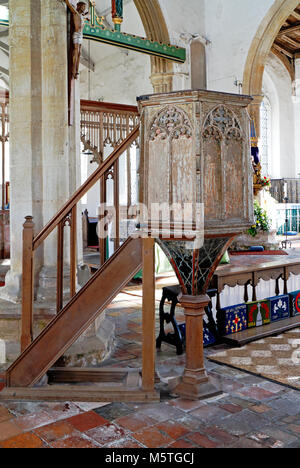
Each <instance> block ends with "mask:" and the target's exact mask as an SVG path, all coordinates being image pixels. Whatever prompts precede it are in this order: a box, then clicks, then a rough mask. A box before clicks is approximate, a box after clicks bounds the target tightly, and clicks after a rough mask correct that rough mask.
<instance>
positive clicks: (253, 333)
mask: <svg viewBox="0 0 300 468" xmlns="http://www.w3.org/2000/svg"><path fill="white" fill-rule="evenodd" d="M299 327H300V315H297V316H296V317H291V318H288V319H286V320H281V321H279V322H273V323H271V324H270V325H264V326H262V327H257V328H249V329H248V330H244V331H242V332H239V333H235V334H233V335H227V336H223V337H222V341H223V342H224V343H226V344H228V345H230V346H234V347H241V346H244V345H246V344H247V343H251V342H252V341H257V340H261V339H263V338H267V337H268V336H274V335H281V333H284V332H286V331H289V330H293V328H299Z"/></svg>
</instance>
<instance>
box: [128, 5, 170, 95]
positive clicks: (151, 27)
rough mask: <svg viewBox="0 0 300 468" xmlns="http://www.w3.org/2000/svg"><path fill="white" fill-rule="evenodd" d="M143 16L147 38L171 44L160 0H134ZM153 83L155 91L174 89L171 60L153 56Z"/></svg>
mask: <svg viewBox="0 0 300 468" xmlns="http://www.w3.org/2000/svg"><path fill="white" fill-rule="evenodd" d="M134 4H135V6H136V8H137V10H138V13H139V15H140V17H141V20H142V23H143V26H144V28H145V32H146V35H147V38H148V39H150V40H152V41H159V42H164V43H167V44H169V43H170V36H169V31H168V28H167V24H166V21H165V19H164V15H163V13H162V10H161V7H160V5H159V1H158V0H134ZM151 83H152V85H153V89H154V92H155V93H162V92H170V91H172V89H173V63H172V62H171V61H169V60H166V59H163V58H159V57H151Z"/></svg>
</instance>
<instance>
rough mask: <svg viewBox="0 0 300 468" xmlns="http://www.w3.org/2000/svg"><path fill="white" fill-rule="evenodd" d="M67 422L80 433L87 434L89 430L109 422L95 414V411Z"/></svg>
mask: <svg viewBox="0 0 300 468" xmlns="http://www.w3.org/2000/svg"><path fill="white" fill-rule="evenodd" d="M66 422H68V423H69V424H71V425H72V426H73V427H75V429H77V430H78V431H80V432H86V431H88V430H89V429H93V428H94V427H98V426H103V425H104V424H108V422H109V421H107V420H106V419H104V418H102V416H99V414H97V413H95V412H94V411H89V412H87V413H82V414H78V415H77V416H73V417H72V418H70V419H67V420H66Z"/></svg>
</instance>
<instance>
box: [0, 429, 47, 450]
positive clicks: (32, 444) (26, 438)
mask: <svg viewBox="0 0 300 468" xmlns="http://www.w3.org/2000/svg"><path fill="white" fill-rule="evenodd" d="M42 446H43V441H42V440H41V439H40V438H39V437H37V436H36V435H35V434H31V433H30V432H27V433H26V434H20V435H18V436H16V437H13V438H11V439H8V440H6V441H5V442H1V443H0V447H2V448H41V447H42Z"/></svg>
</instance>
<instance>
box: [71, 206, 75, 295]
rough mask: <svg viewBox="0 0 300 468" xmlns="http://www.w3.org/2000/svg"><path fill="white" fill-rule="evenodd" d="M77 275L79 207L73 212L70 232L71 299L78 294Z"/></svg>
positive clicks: (73, 209)
mask: <svg viewBox="0 0 300 468" xmlns="http://www.w3.org/2000/svg"><path fill="white" fill-rule="evenodd" d="M76 273H77V205H75V206H74V207H73V208H72V212H71V231H70V296H71V299H72V297H73V296H75V294H76V276H77V275H76Z"/></svg>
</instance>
